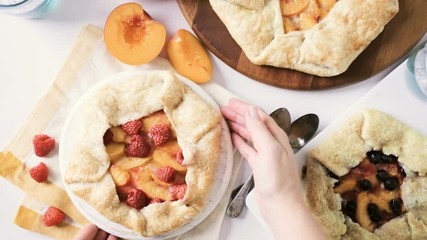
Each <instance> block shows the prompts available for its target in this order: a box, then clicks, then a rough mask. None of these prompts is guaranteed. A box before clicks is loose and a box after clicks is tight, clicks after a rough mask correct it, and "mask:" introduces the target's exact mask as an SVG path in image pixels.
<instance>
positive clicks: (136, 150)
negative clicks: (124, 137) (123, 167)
mask: <svg viewBox="0 0 427 240" xmlns="http://www.w3.org/2000/svg"><path fill="white" fill-rule="evenodd" d="M125 151H126V155H127V156H128V157H141V158H142V157H146V156H148V154H150V146H149V145H148V143H147V141H145V139H144V138H143V137H141V136H140V135H133V136H132V138H131V139H130V143H129V145H126V148H125Z"/></svg>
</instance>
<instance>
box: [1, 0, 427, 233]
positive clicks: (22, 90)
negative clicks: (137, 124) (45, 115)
mask: <svg viewBox="0 0 427 240" xmlns="http://www.w3.org/2000/svg"><path fill="white" fill-rule="evenodd" d="M60 1H61V0H60ZM124 2H127V1H119V0H110V1H102V0H92V1H87V0H73V1H65V0H62V2H61V4H60V5H59V6H58V7H57V8H56V9H54V11H52V12H51V13H50V14H49V15H47V16H45V17H44V18H42V19H37V20H31V19H24V18H20V17H15V16H10V15H6V14H2V13H0V32H1V33H0V34H1V37H0V69H1V77H0V86H1V88H0V89H1V94H0V109H1V114H0V116H1V117H0V126H1V129H0V149H3V148H5V147H6V146H7V144H8V143H9V141H10V140H11V139H12V138H13V136H14V135H15V134H16V133H17V132H18V130H19V129H20V128H21V126H22V125H23V123H24V122H25V119H26V118H27V117H28V115H29V114H30V112H31V111H32V109H33V107H34V106H35V104H36V103H37V101H38V100H39V99H40V98H41V97H42V96H43V95H44V94H45V93H46V92H47V91H48V89H49V88H50V86H51V84H52V83H53V81H54V79H55V76H56V74H57V73H58V71H59V69H60V68H61V66H62V64H63V63H64V61H65V59H66V58H67V56H68V54H69V52H70V51H71V46H72V44H73V43H74V41H75V39H76V38H77V35H78V33H79V32H80V31H81V29H82V27H83V26H85V25H87V24H93V25H95V26H98V27H103V25H104V22H105V20H106V18H107V16H108V14H109V13H110V12H111V10H112V9H114V8H115V7H116V6H118V5H119V4H121V3H124ZM137 2H139V3H141V4H142V6H143V7H144V8H145V9H146V10H147V11H148V12H149V13H150V15H151V16H153V17H154V18H155V19H156V20H158V21H160V22H162V23H163V24H164V25H165V26H166V29H167V32H168V36H169V37H171V36H172V35H173V34H174V33H175V32H176V31H177V30H178V29H180V28H184V29H187V30H190V31H191V28H190V27H189V26H188V24H187V22H186V21H185V19H184V17H183V16H182V14H181V12H180V10H179V7H178V4H177V3H176V1H174V0H146V1H137ZM424 39H426V36H424ZM211 56H212V58H213V60H214V74H213V81H214V82H216V83H218V84H220V85H221V86H223V87H225V88H227V89H228V90H230V91H231V92H233V93H235V94H236V95H237V96H239V97H241V98H243V99H246V100H247V101H249V102H250V103H253V104H256V105H258V106H260V107H261V108H263V109H264V110H265V111H267V112H270V111H272V110H274V109H275V108H277V107H282V106H284V107H286V108H288V109H289V110H290V112H291V116H292V118H293V119H296V118H297V117H299V116H300V115H303V114H305V113H307V112H314V113H316V114H318V115H319V117H320V130H322V129H324V128H325V127H326V126H327V125H328V124H329V123H331V122H332V121H333V120H334V119H335V118H336V117H338V116H339V115H340V114H341V113H342V112H344V111H345V110H346V109H347V108H348V107H349V106H351V104H352V103H354V102H355V101H356V100H357V99H359V98H360V97H361V96H363V95H364V94H365V93H366V92H368V91H369V90H370V89H371V88H372V87H374V86H375V85H376V84H377V83H378V82H379V81H380V80H381V79H382V78H383V77H384V76H385V75H386V74H387V73H389V72H390V71H391V70H392V68H394V67H395V66H396V65H397V64H394V65H393V66H392V67H391V68H389V69H387V70H386V71H384V72H382V73H380V74H378V75H377V76H374V77H372V78H370V79H367V80H365V81H362V82H360V83H356V84H353V85H350V86H346V87H341V88H335V89H331V90H321V91H295V90H287V89H283V88H277V87H272V86H269V85H266V84H262V83H259V82H257V81H254V80H251V79H250V78H248V77H245V76H244V75H242V74H240V73H238V72H236V71H235V70H233V69H231V68H230V67H228V66H227V65H226V64H224V63H223V62H221V61H220V60H219V59H218V58H216V57H215V56H214V55H211ZM402 60H403V59H401V61H402ZM248 171H249V170H248V167H247V165H246V164H245V165H244V166H243V169H242V173H241V175H242V176H240V177H239V182H241V181H243V179H244V178H245V175H247V173H248ZM0 190H1V191H2V193H1V197H0V206H1V210H0V233H1V234H2V235H3V236H4V237H6V238H7V239H10V240H17V239H33V240H39V239H40V240H41V239H49V238H48V237H46V236H42V235H40V234H37V233H33V232H30V231H27V230H24V229H21V228H19V227H18V226H16V225H14V224H13V219H14V217H15V214H16V210H17V208H18V206H19V204H20V203H21V201H22V199H23V197H24V193H23V192H22V191H21V190H20V189H18V188H17V187H15V186H14V185H12V184H10V183H9V182H7V181H6V180H5V179H3V178H0ZM259 229H260V226H259V224H258V222H257V220H256V218H255V217H254V216H253V215H252V214H251V213H250V212H248V211H247V209H246V208H245V210H244V211H243V212H242V214H241V215H240V216H239V217H238V218H234V219H232V218H229V217H225V219H224V223H223V227H222V230H221V236H220V239H264V238H263V231H260V230H259ZM1 238H2V239H3V237H1Z"/></svg>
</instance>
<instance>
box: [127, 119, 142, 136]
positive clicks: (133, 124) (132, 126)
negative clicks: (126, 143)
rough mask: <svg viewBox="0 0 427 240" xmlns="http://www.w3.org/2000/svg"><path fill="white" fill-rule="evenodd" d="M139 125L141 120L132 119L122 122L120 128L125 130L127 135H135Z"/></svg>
mask: <svg viewBox="0 0 427 240" xmlns="http://www.w3.org/2000/svg"><path fill="white" fill-rule="evenodd" d="M141 126H142V122H141V121H139V120H134V121H130V122H127V123H125V124H123V125H122V129H123V131H125V132H126V133H127V134H129V135H135V134H138V132H139V129H140V128H141Z"/></svg>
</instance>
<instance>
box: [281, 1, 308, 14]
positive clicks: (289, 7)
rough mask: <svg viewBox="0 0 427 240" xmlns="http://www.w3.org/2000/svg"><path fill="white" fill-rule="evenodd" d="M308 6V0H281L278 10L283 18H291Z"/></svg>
mask: <svg viewBox="0 0 427 240" xmlns="http://www.w3.org/2000/svg"><path fill="white" fill-rule="evenodd" d="M308 4H309V1H308V0H281V1H280V8H281V10H282V15H283V16H293V15H297V14H299V13H301V12H303V11H304V10H305V9H306V8H307V7H308Z"/></svg>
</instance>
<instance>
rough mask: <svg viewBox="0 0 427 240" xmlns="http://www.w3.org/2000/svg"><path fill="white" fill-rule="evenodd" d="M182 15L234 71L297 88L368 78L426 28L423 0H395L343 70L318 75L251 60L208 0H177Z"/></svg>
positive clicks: (404, 51) (332, 85) (396, 57)
mask: <svg viewBox="0 0 427 240" xmlns="http://www.w3.org/2000/svg"><path fill="white" fill-rule="evenodd" d="M178 4H179V6H180V9H181V11H182V13H183V14H184V17H185V18H186V20H187V21H188V23H189V25H190V26H191V28H192V29H193V31H194V32H195V34H196V35H197V37H198V38H199V39H200V40H201V41H202V42H203V44H205V46H206V47H207V48H208V49H209V50H210V51H211V52H212V53H213V54H215V55H216V56H217V57H218V58H219V59H221V60H222V61H223V62H225V63H226V64H227V65H229V66H230V67H231V68H233V69H235V70H236V71H238V72H240V73H242V74H244V75H246V76H248V77H250V78H252V79H254V80H257V81H260V82H263V83H266V84H269V85H273V86H277V87H282V88H288V89H297V90H317V89H328V88H335V87H341V86H346V85H349V84H353V83H357V82H360V81H363V80H366V79H368V78H369V77H371V76H373V75H375V74H377V73H379V72H381V71H382V70H384V69H386V68H387V67H389V66H390V65H391V64H393V63H394V62H396V61H398V60H399V59H400V58H402V57H404V56H405V55H406V54H407V53H408V52H409V51H410V50H411V49H412V48H413V47H414V46H415V45H416V44H417V43H418V42H419V41H420V40H421V38H422V37H423V36H424V34H425V33H426V31H427V14H426V9H427V1H426V0H399V8H400V9H399V12H398V14H397V15H396V16H395V17H394V18H393V19H392V20H391V21H390V22H389V23H388V24H387V26H386V28H385V29H384V31H383V32H382V33H381V34H380V35H379V36H378V37H377V38H376V39H375V40H374V41H373V42H371V44H370V45H369V46H368V48H366V49H365V51H363V52H362V53H361V54H360V55H359V56H358V57H357V58H356V60H355V61H354V62H353V63H352V64H351V65H350V67H349V68H348V69H347V71H345V72H344V73H342V74H340V75H338V76H335V77H318V76H313V75H310V74H305V73H302V72H299V71H294V70H289V69H284V68H276V67H270V66H258V65H254V64H252V63H251V62H250V61H249V59H248V58H247V57H246V55H245V54H244V53H243V52H242V49H241V48H240V47H239V46H238V45H237V43H236V42H235V41H234V39H233V38H232V37H231V35H230V34H229V32H228V30H227V29H226V27H225V26H224V24H223V23H222V22H221V20H220V19H219V18H218V16H217V15H216V13H215V12H214V11H213V10H212V8H211V5H210V4H209V1H208V0H178Z"/></svg>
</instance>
